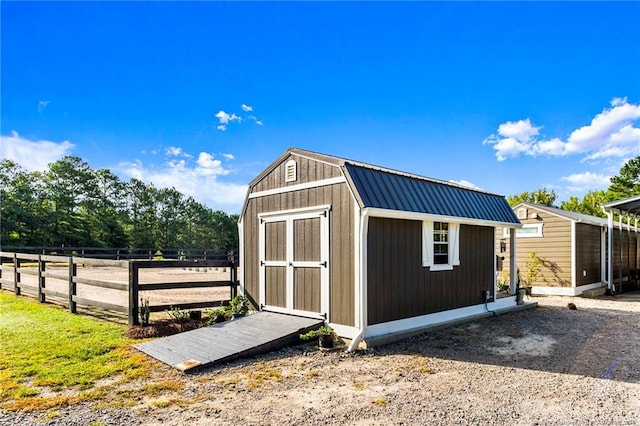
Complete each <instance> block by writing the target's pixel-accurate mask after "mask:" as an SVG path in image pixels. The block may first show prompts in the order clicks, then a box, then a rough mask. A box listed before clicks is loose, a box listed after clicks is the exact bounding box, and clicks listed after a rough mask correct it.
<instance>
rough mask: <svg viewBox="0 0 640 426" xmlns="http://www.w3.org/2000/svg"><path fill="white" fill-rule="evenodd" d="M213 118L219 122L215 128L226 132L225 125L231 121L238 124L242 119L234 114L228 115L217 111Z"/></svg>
mask: <svg viewBox="0 0 640 426" xmlns="http://www.w3.org/2000/svg"><path fill="white" fill-rule="evenodd" d="M215 117H216V118H217V119H218V120H219V121H220V124H219V125H218V126H217V127H216V128H217V129H218V130H222V131H225V130H227V125H228V124H229V123H231V122H233V121H237V122H238V123H240V122H241V121H242V118H241V117H239V116H237V115H236V113H235V112H234V113H232V114H228V113H226V112H224V111H222V110H220V111H218V113H217V114H216V115H215Z"/></svg>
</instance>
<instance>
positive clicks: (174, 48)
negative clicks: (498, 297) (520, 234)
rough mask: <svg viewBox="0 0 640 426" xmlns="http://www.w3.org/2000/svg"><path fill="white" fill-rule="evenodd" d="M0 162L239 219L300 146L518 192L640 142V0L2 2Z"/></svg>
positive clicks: (580, 187)
mask: <svg viewBox="0 0 640 426" xmlns="http://www.w3.org/2000/svg"><path fill="white" fill-rule="evenodd" d="M0 14H1V24H2V25H1V33H0V36H1V38H0V42H1V45H0V51H1V57H0V58H1V63H0V69H1V81H0V83H1V86H0V90H1V111H0V116H1V128H0V134H1V135H2V141H1V142H2V143H1V145H0V149H1V154H2V157H3V158H12V159H14V160H16V161H18V162H19V163H20V164H21V165H22V166H23V167H24V168H26V169H29V170H37V169H44V168H46V165H47V164H48V163H50V162H52V161H55V160H57V159H59V158H61V157H62V156H64V155H77V156H79V157H82V158H83V159H85V160H87V161H88V162H89V164H90V165H91V166H92V167H93V168H96V169H97V168H103V167H106V168H110V169H112V170H113V171H114V172H116V173H117V174H118V175H120V176H121V177H122V178H123V179H124V180H128V179H129V178H130V177H137V178H140V179H143V180H144V181H146V182H152V183H154V185H156V186H159V187H161V186H174V187H176V188H177V189H178V190H180V191H182V192H184V193H186V194H189V195H193V196H194V197H195V198H196V199H197V200H199V201H201V202H203V203H204V204H207V205H209V206H210V207H212V208H214V209H220V210H224V211H227V212H230V213H237V212H238V211H239V209H240V206H241V203H242V200H243V198H244V196H245V191H246V185H247V184H248V182H249V181H250V180H251V179H252V178H253V177H255V176H256V175H257V174H258V173H260V172H261V171H262V170H263V169H264V168H265V167H266V166H267V165H268V164H269V163H271V162H272V161H273V160H274V159H276V158H277V157H278V156H279V155H280V154H282V153H283V152H284V151H285V150H286V149H287V148H288V147H290V146H296V147H299V148H304V149H309V150H313V151H318V152H322V153H326V154H332V155H337V156H341V157H346V158H350V159H354V160H359V161H364V162H368V163H373V164H376V165H380V166H385V167H390V168H395V169H400V170H404V171H408V172H412V173H417V174H421V175H425V176H429V177H434V178H438V179H444V180H453V181H457V182H463V183H466V184H470V185H475V186H477V187H479V188H482V189H484V190H486V191H490V192H495V193H499V194H503V195H512V194H517V193H521V192H523V191H534V190H536V189H538V188H542V187H546V188H548V189H553V190H555V191H556V193H557V194H558V196H559V200H565V199H567V198H568V197H570V196H578V197H582V196H583V195H584V194H585V193H586V191H588V190H593V189H603V188H606V187H607V186H608V177H610V176H612V175H616V174H617V173H618V171H619V170H620V167H621V166H622V165H623V164H624V162H625V161H626V160H628V159H629V158H633V157H635V156H637V155H640V25H638V22H639V21H640V2H624V3H611V2H606V3H597V2H587V3H582V2H569V3H556V2H541V3H537V2H535V3H534V2H526V3H511V2H497V3H488V2H445V3H437V2H404V3H397V2H394V3H383V2H373V3H364V2H355V3H345V2H327V3H323V2H318V3H316V2H314V3H306V2H282V3H272V2H259V3H250V2H240V3H235V2H180V3H178V2H160V3H152V2H122V3H116V2H104V3H102V2H70V3H56V2H40V3H36V2H6V1H3V2H1V3H0Z"/></svg>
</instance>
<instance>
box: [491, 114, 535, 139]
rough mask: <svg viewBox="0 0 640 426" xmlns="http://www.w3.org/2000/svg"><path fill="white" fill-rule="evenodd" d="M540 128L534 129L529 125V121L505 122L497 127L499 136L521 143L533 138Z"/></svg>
mask: <svg viewBox="0 0 640 426" xmlns="http://www.w3.org/2000/svg"><path fill="white" fill-rule="evenodd" d="M540 129H541V127H535V126H533V125H532V124H531V120H529V119H528V118H527V119H526V120H520V121H515V122H514V121H507V122H506V123H503V124H501V125H500V126H498V133H499V134H500V136H504V137H507V138H515V139H517V140H519V141H522V142H528V141H530V140H531V139H532V138H533V137H534V136H537V135H538V134H539V133H540V132H539V130H540Z"/></svg>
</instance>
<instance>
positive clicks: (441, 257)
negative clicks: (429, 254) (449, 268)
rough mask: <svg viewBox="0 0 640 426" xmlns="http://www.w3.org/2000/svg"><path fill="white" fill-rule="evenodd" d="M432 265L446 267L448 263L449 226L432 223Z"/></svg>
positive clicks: (443, 223) (442, 223)
mask: <svg viewBox="0 0 640 426" xmlns="http://www.w3.org/2000/svg"><path fill="white" fill-rule="evenodd" d="M433 263H434V264H435V265H447V264H448V263H449V224H448V223H445V222H434V223H433Z"/></svg>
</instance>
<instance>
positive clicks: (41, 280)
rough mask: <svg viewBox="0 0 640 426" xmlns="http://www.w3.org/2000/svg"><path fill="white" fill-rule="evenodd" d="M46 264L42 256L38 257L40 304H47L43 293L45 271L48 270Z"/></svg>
mask: <svg viewBox="0 0 640 426" xmlns="http://www.w3.org/2000/svg"><path fill="white" fill-rule="evenodd" d="M46 265H47V264H46V262H45V261H44V260H42V255H38V302H40V303H44V302H45V294H44V291H42V290H43V289H44V288H45V277H44V271H45V269H46Z"/></svg>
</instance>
